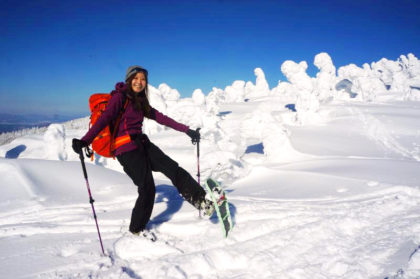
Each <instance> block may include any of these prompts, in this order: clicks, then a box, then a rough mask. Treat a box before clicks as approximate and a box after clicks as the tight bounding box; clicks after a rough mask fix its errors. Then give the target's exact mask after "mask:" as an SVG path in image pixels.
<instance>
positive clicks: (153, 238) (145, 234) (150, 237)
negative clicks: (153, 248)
mask: <svg viewBox="0 0 420 279" xmlns="http://www.w3.org/2000/svg"><path fill="white" fill-rule="evenodd" d="M132 234H133V235H136V236H141V237H144V238H146V239H148V240H150V241H152V242H155V241H156V239H157V238H156V235H155V233H154V232H152V231H149V230H143V231H140V232H135V233H134V232H132Z"/></svg>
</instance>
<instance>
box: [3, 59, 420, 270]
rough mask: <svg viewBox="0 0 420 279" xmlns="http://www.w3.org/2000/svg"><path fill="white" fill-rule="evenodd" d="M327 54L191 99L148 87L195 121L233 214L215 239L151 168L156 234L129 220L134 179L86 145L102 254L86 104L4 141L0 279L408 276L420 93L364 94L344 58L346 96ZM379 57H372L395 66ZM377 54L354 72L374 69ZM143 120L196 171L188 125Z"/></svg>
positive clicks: (159, 100) (416, 208)
mask: <svg viewBox="0 0 420 279" xmlns="http://www.w3.org/2000/svg"><path fill="white" fill-rule="evenodd" d="M329 61H330V60H329V59H328V57H326V56H325V55H320V56H317V58H316V59H315V62H316V65H318V66H319V68H320V74H319V75H317V77H316V78H310V77H307V76H305V72H304V69H305V65H304V63H299V64H298V63H294V62H293V63H291V62H290V63H286V66H285V67H282V68H285V69H284V70H285V71H290V74H289V78H290V79H289V82H288V83H287V84H286V83H285V82H281V83H279V86H278V87H276V88H273V89H272V90H270V89H269V88H268V87H267V86H266V85H265V83H264V81H265V78H264V73H263V72H262V70H261V69H258V70H257V69H256V71H255V72H256V76H257V82H256V84H255V85H254V84H252V83H251V82H247V83H245V82H243V83H242V82H236V83H234V84H233V85H232V86H231V87H229V89H227V90H218V89H214V90H213V91H212V92H210V93H209V94H208V95H207V96H204V95H203V93H202V92H201V91H196V92H195V93H194V95H193V98H191V99H180V98H179V93H178V92H177V91H176V90H172V89H170V88H169V87H168V86H167V85H161V86H159V88H158V89H156V88H152V89H153V90H155V91H153V90H152V96H154V97H153V99H152V100H153V101H154V103H153V102H152V104H153V105H155V104H156V106H160V108H159V109H160V110H161V111H163V112H165V113H167V114H169V115H171V116H172V117H174V118H176V119H178V120H179V121H182V122H185V123H188V124H189V125H191V126H192V127H198V126H199V127H202V136H203V140H202V144H201V156H202V158H201V168H202V175H203V177H206V176H212V177H214V178H216V179H217V180H219V181H220V182H221V183H222V184H223V187H225V189H226V190H227V191H228V195H229V201H230V206H231V212H232V214H233V219H234V223H235V226H234V229H233V231H232V232H231V234H230V236H229V237H228V238H227V239H225V238H223V236H222V233H221V228H220V225H219V224H217V220H216V219H214V218H213V219H211V220H205V219H200V218H199V217H198V212H197V211H196V210H195V209H194V208H193V207H192V206H191V205H189V204H188V203H187V202H184V201H183V199H182V198H181V197H180V196H179V195H178V193H177V191H176V190H175V188H174V187H173V186H172V185H171V183H170V181H169V180H168V179H166V178H165V177H164V176H162V175H161V174H154V177H155V180H156V185H157V194H156V204H155V208H154V211H153V215H152V220H151V222H150V224H149V227H150V229H152V230H154V231H155V232H156V234H157V236H158V241H157V242H156V243H151V242H148V241H147V240H144V239H141V238H138V237H134V236H131V235H129V234H128V233H127V230H128V223H129V217H130V213H131V209H132V206H133V205H134V201H135V199H136V195H137V191H136V188H135V187H134V186H133V184H132V182H131V181H130V179H129V178H128V177H127V176H126V175H125V174H124V173H122V170H121V167H120V166H119V165H118V163H117V162H116V161H113V160H108V159H107V160H105V159H104V158H97V159H95V160H94V161H93V162H90V161H87V165H88V168H87V170H88V174H89V182H90V186H91V189H92V193H93V196H94V198H95V200H96V202H95V208H96V211H97V214H98V220H99V225H100V229H101V233H102V238H103V241H104V246H105V250H106V255H105V256H102V255H101V251H100V246H99V241H98V239H97V232H96V227H95V224H94V219H93V217H92V212H91V208H90V204H89V202H88V194H87V191H86V186H85V181H84V178H83V174H82V169H81V166H80V162H79V161H78V157H77V156H76V154H74V153H73V152H72V151H71V139H72V138H73V137H81V136H82V135H83V134H84V133H85V132H86V127H87V125H88V124H87V119H86V118H85V119H79V120H74V121H72V122H69V123H65V124H62V125H61V124H54V125H51V126H50V127H49V128H48V130H47V131H46V132H45V133H44V134H28V135H23V136H20V137H17V138H15V139H14V140H12V141H11V142H9V143H7V144H4V145H1V146H0V156H2V157H3V158H0V173H1V175H0V185H1V187H0V262H1V266H2V271H1V273H0V278H420V252H419V250H420V182H419V181H420V179H419V178H420V162H419V161H420V124H419V122H418V119H419V117H420V102H418V101H416V100H414V99H413V98H412V96H413V95H412V93H413V92H411V91H410V92H411V93H410V92H408V91H404V92H401V93H398V92H396V91H389V92H381V94H379V92H378V91H376V92H374V91H372V92H371V91H369V92H370V93H367V92H368V91H365V92H364V95H363V96H364V97H367V96H369V98H368V99H369V100H367V99H366V98H364V97H363V98H362V96H361V92H362V91H361V90H367V89H366V88H372V86H373V85H375V84H376V86H377V84H378V83H377V82H376V81H375V82H372V84H373V85H372V84H371V85H372V86H367V85H366V80H362V79H361V76H360V75H357V73H359V72H360V71H362V70H354V69H353V70H354V72H351V71H350V70H351V69H352V68H351V67H350V70H349V69H347V70H346V71H344V72H346V73H347V74H346V75H347V76H346V77H347V78H349V80H350V81H351V82H353V83H357V84H358V86H359V87H355V88H352V89H351V91H350V92H355V94H359V95H358V97H354V98H350V94H348V92H347V91H345V90H343V89H339V90H336V89H335V86H333V85H335V83H336V82H339V81H340V74H339V75H338V76H337V75H335V68H334V70H331V69H333V68H332V67H333V65H332V64H331V63H332V62H331V63H330V62H329ZM381 61H382V60H381ZM404 61H405V60H404V59H401V61H400V62H398V63H405V62H404ZM410 61H411V62H410V63H411V64H413V63H414V62H412V61H413V59H412V58H411V60H410ZM305 63H306V62H305ZM389 63H390V61H388V62H387V61H382V62H381V63H379V62H378V64H381V65H382V66H380V65H379V66H380V67H382V68H381V69H382V70H383V71H382V72H384V69H388V72H387V75H391V76H392V71H391V70H392V67H391V66H389ZM410 63H408V62H407V63H406V64H407V65H411V64H410ZM391 64H392V63H391ZM406 64H404V65H406ZM414 64H415V63H414ZM374 65H376V64H374ZM392 65H393V64H392ZM318 66H317V67H318ZM379 66H378V65H376V66H372V68H370V69H365V71H367V72H368V73H370V75H371V76H373V75H374V73H373V72H372V71H373V70H372V69H376V68H375V67H379ZM292 72H293V73H295V75H297V76H294V75H293V73H292ZM339 72H340V71H339ZM341 72H343V71H341ZM350 72H351V73H352V74H350ZM413 72H414V73H415V70H413V69H412V68H409V67H408V66H407V73H413ZM390 73H391V74H390ZM342 74H343V73H342ZM361 75H362V76H363V75H367V74H366V72H362V74H361ZM401 75H402V74H401V73H399V74H398V75H396V74H394V76H397V78H398V76H401ZM412 76H414V78H410V75H409V74H407V77H408V78H407V79H406V80H413V79H415V78H416V77H417V76H416V75H415V74H414V75H412ZM387 77H388V76H387ZM383 80H384V81H386V82H388V83H389V84H391V85H392V86H394V87H396V86H397V85H398V84H399V85H401V84H402V85H401V86H404V83H402V82H400V83H398V82H397V81H395V79H394V80H393V81H392V80H391V81H389V79H385V78H383ZM363 82H365V83H363ZM363 84H364V85H363ZM384 84H385V83H384ZM405 84H411V83H409V82H406V83H405ZM374 88H378V86H377V87H374ZM384 88H386V87H385V85H384ZM399 88H401V87H399ZM299 90H307V92H304V93H303V94H301V95H300V94H299V92H301V91H299ZM375 90H377V89H375ZM414 90H415V89H414ZM153 92H154V93H153ZM228 94H230V95H229V97H228V100H227V99H226V98H227V95H228ZM305 94H306V95H305ZM410 94H411V95H410ZM401 95H403V96H401ZM407 96H411V97H409V98H408V97H407ZM145 131H146V132H147V133H148V134H149V135H150V137H151V139H152V141H153V142H154V143H155V144H157V145H158V146H160V147H161V148H162V149H163V150H164V151H165V152H166V153H167V154H168V155H170V156H171V157H172V158H174V159H175V160H176V161H178V162H179V163H180V164H181V165H182V166H183V167H185V168H186V169H187V170H188V171H189V172H190V173H191V174H195V173H196V155H195V153H194V152H195V146H192V145H191V142H190V141H189V139H188V137H187V136H186V135H184V134H181V133H179V132H176V131H173V130H169V129H164V128H163V127H161V126H158V125H156V124H155V123H153V122H148V123H146V126H145Z"/></svg>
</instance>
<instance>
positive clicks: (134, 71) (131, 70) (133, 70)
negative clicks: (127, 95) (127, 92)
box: [125, 65, 148, 81]
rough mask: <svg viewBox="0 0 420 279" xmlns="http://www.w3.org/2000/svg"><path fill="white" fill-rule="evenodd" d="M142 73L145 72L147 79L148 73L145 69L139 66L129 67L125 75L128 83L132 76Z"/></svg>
mask: <svg viewBox="0 0 420 279" xmlns="http://www.w3.org/2000/svg"><path fill="white" fill-rule="evenodd" d="M140 72H143V73H144V74H145V76H146V77H147V75H148V72H147V70H146V69H145V68H143V67H141V66H138V65H134V66H130V67H128V69H127V73H126V74H125V81H127V80H128V79H129V78H130V77H131V76H132V75H135V74H137V73H140Z"/></svg>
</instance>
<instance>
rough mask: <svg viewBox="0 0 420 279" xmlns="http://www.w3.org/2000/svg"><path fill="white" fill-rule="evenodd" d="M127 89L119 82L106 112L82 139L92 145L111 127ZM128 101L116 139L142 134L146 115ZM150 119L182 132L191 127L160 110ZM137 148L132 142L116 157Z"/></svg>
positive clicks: (153, 111)
mask: <svg viewBox="0 0 420 279" xmlns="http://www.w3.org/2000/svg"><path fill="white" fill-rule="evenodd" d="M125 89H126V85H125V84H124V83H123V82H119V83H117V84H116V85H115V90H113V91H112V92H111V96H112V97H111V99H110V100H109V103H108V105H107V107H106V110H105V111H104V112H103V113H102V115H101V116H100V117H99V119H98V120H97V121H96V122H95V124H94V125H93V126H92V127H91V128H90V129H89V131H88V132H87V133H86V135H85V136H84V137H83V138H82V140H83V141H85V142H87V143H88V144H91V143H92V141H93V140H94V138H95V137H96V136H97V135H98V134H99V132H100V131H102V129H104V128H105V127H106V126H107V125H109V124H110V123H111V122H112V121H113V120H115V119H116V118H117V117H118V115H119V112H120V111H121V110H122V108H123V105H124V104H123V101H124V99H127V98H124V95H123V92H124V90H125ZM127 100H128V105H127V107H126V109H125V111H124V113H123V115H122V117H121V121H120V124H119V127H118V132H117V135H116V138H118V137H121V136H124V135H134V134H141V133H142V126H143V119H144V117H145V115H144V114H143V112H142V111H136V110H135V108H134V105H133V103H132V102H131V101H130V100H129V99H127ZM150 115H151V117H150V119H153V120H155V121H156V122H158V123H159V124H162V125H165V126H167V127H171V128H172V129H175V130H177V131H180V132H184V133H185V132H187V131H188V129H189V127H188V126H186V125H183V124H181V123H178V122H176V121H175V120H173V119H172V118H170V117H168V116H166V115H164V114H162V113H160V112H159V111H158V110H156V109H154V108H152V111H151V113H150ZM136 148H137V146H136V144H135V143H134V142H133V141H130V142H128V143H126V144H124V145H122V146H120V147H118V148H117V149H116V150H115V155H120V154H122V153H124V152H128V151H131V150H134V149H136Z"/></svg>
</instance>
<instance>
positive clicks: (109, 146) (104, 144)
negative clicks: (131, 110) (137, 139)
mask: <svg viewBox="0 0 420 279" xmlns="http://www.w3.org/2000/svg"><path fill="white" fill-rule="evenodd" d="M110 99H111V94H103V93H96V94H92V95H91V96H90V98H89V107H90V111H91V116H90V123H89V128H90V127H92V126H93V124H95V123H96V121H97V120H98V119H99V117H100V116H101V115H102V113H103V112H104V111H105V109H106V107H107V105H108V102H109V100H110ZM127 105H128V100H125V102H124V106H123V109H122V110H121V111H120V113H119V115H118V117H117V119H116V120H115V122H114V123H113V124H109V125H108V126H106V127H105V128H104V129H103V130H102V131H100V132H99V134H98V135H97V136H96V137H95V139H94V140H93V142H92V149H93V151H94V152H96V153H97V154H99V155H101V156H103V157H107V158H111V157H112V158H114V159H115V156H114V152H115V149H116V148H118V147H119V146H121V145H123V144H125V143H128V142H129V141H130V140H131V139H130V136H128V135H126V136H123V137H121V138H120V137H119V138H117V139H115V136H116V134H117V132H118V126H119V124H120V120H121V116H122V114H123V113H124V111H125V109H126V107H127ZM116 142H117V144H116ZM92 155H93V154H92ZM91 159H92V160H93V156H91Z"/></svg>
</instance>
